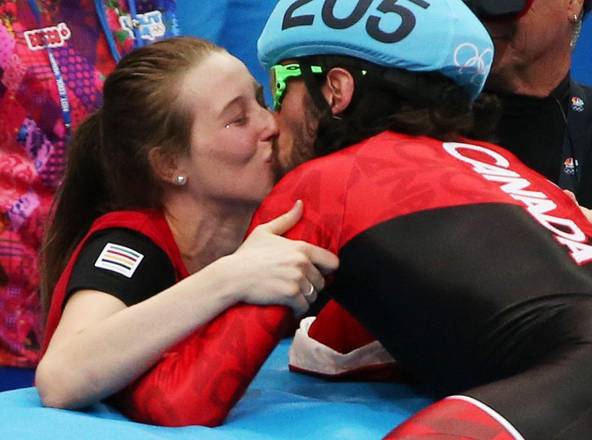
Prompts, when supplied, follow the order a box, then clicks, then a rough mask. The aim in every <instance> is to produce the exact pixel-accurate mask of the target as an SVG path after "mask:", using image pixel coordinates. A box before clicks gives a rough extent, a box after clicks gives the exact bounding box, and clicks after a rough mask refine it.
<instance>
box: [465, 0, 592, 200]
mask: <svg viewBox="0 0 592 440" xmlns="http://www.w3.org/2000/svg"><path fill="white" fill-rule="evenodd" d="M465 2H466V3H467V4H468V5H469V6H470V7H472V9H473V10H474V12H475V13H476V14H477V15H478V16H479V17H480V19H481V20H482V21H483V23H484V24H485V26H486V28H487V29H488V30H489V32H490V34H491V36H492V39H493V42H494V45H495V58H494V62H493V67H492V70H491V74H490V76H489V79H488V81H487V84H486V90H487V91H489V92H492V93H494V94H495V95H497V96H498V97H499V99H500V100H501V104H502V114H501V118H500V121H499V124H498V127H497V130H496V133H495V139H494V141H495V142H496V143H498V144H499V145H501V146H503V147H505V148H507V149H508V150H510V151H512V152H513V153H514V154H516V155H517V156H518V157H519V158H520V160H522V161H523V162H524V163H525V164H526V165H528V166H529V167H531V168H533V169H535V170H537V171H538V172H540V173H541V174H543V175H544V176H545V177H547V178H548V179H549V180H551V181H552V182H555V183H557V184H558V185H559V186H560V187H561V188H564V189H566V190H569V191H570V192H572V193H573V194H575V196H576V198H577V200H578V202H579V203H580V204H581V205H582V206H585V207H588V208H591V207H592V88H591V87H588V86H585V85H582V84H578V83H576V82H575V81H574V80H573V79H572V78H571V76H570V68H571V62H572V50H573V48H574V47H575V44H576V41H577V39H578V36H579V34H580V30H581V27H582V23H583V20H584V17H585V16H586V15H587V13H588V12H589V11H590V9H591V8H592V1H590V0H517V1H514V2H496V1H495V0H465ZM499 3H504V4H505V5H507V4H509V3H514V4H515V7H514V9H512V8H510V10H508V9H506V10H503V9H501V7H500V6H498V4H499ZM496 7H497V8H498V9H497V10H496ZM500 14H501V15H500Z"/></svg>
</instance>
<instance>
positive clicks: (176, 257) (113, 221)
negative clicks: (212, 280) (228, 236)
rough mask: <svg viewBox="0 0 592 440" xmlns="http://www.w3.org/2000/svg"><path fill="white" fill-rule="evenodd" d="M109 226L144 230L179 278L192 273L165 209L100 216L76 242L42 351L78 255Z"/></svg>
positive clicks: (55, 295)
mask: <svg viewBox="0 0 592 440" xmlns="http://www.w3.org/2000/svg"><path fill="white" fill-rule="evenodd" d="M109 228H128V229H132V230H134V231H138V232H140V233H142V234H144V235H145V236H146V237H148V238H150V239H151V240H152V241H153V242H154V243H155V244H156V245H157V246H158V247H160V248H161V249H162V250H163V251H164V252H165V253H166V254H167V256H168V257H169V259H170V260H171V262H172V263H173V266H174V268H175V271H176V274H177V279H178V280H181V279H183V278H185V277H187V276H188V275H189V274H188V272H187V269H186V268H185V265H184V264H183V260H182V259H181V254H180V253H179V249H178V248H177V244H176V243H175V239H174V238H173V235H172V233H171V231H170V229H169V227H168V224H167V223H166V220H165V219H164V217H163V216H162V214H161V213H159V212H157V211H116V212H110V213H108V214H105V215H103V216H101V217H99V218H98V219H97V220H95V222H94V223H93V224H92V225H91V227H90V229H89V230H88V233H87V234H86V236H85V237H84V238H83V239H82V240H81V241H80V243H79V244H78V246H76V248H75V249H74V252H72V256H71V257H70V260H69V261H68V264H67V265H66V267H65V269H64V271H63V272H62V275H61V276H60V278H59V279H58V282H57V284H56V286H55V288H54V290H53V295H52V297H51V304H50V307H49V312H48V315H47V322H46V324H45V338H44V341H43V348H42V353H45V351H46V350H47V345H48V344H49V341H50V340H51V337H52V336H53V333H54V332H55V329H56V327H57V326H58V323H59V322H60V318H61V316H62V309H63V308H64V299H65V296H66V288H67V286H68V282H69V281H70V277H71V276H72V270H73V268H74V264H75V263H76V260H77V259H78V255H79V254H80V252H81V251H82V248H83V247H84V245H85V244H86V242H87V241H88V239H89V238H90V236H91V235H93V234H94V233H95V232H98V231H100V230H103V229H109Z"/></svg>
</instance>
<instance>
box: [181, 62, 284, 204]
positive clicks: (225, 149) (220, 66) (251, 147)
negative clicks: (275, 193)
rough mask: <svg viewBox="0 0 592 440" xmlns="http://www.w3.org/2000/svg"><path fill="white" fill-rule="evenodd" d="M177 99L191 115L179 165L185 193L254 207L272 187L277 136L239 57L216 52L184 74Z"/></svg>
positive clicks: (252, 79) (219, 201)
mask: <svg viewBox="0 0 592 440" xmlns="http://www.w3.org/2000/svg"><path fill="white" fill-rule="evenodd" d="M181 100H182V103H183V105H185V106H188V109H189V110H190V112H191V114H192V115H193V125H192V129H191V138H190V142H191V150H190V155H189V156H188V157H184V158H181V159H180V161H179V162H180V164H181V166H182V167H183V168H185V169H186V173H187V177H188V181H187V187H188V190H189V191H191V192H192V195H194V196H195V198H196V199H197V200H205V201H208V202H209V201H214V202H215V203H222V204H226V203H230V204H232V206H234V205H237V204H239V205H240V204H245V203H246V204H252V205H254V206H256V205H258V204H259V203H260V202H261V200H263V198H264V197H265V196H266V195H267V193H268V192H269V191H270V190H271V188H272V186H273V183H274V175H273V169H272V158H273V154H274V153H273V150H272V141H273V139H274V138H275V137H276V136H277V125H276V122H275V120H274V118H273V116H272V114H271V113H270V112H269V111H268V110H267V109H266V108H265V105H264V103H263V94H262V90H261V87H260V85H259V84H257V83H256V81H255V80H254V78H253V77H252V76H251V74H250V73H249V71H248V70H247V68H246V67H245V65H244V64H243V63H242V62H240V61H239V60H238V59H237V58H235V57H233V56H231V55H229V54H228V53H226V52H215V53H212V54H211V55H209V56H208V58H206V59H205V60H203V61H202V62H201V63H200V64H199V65H198V66H196V67H195V68H193V69H191V70H190V71H189V72H188V73H187V75H186V77H185V78H184V81H183V84H182V88H181ZM237 206H238V205H237Z"/></svg>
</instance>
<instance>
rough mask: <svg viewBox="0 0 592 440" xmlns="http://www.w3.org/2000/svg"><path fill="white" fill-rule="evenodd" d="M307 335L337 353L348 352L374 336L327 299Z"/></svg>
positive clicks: (369, 341)
mask: <svg viewBox="0 0 592 440" xmlns="http://www.w3.org/2000/svg"><path fill="white" fill-rule="evenodd" d="M308 335H309V336H310V337H311V338H313V339H316V340H317V341H319V342H320V343H321V344H324V345H327V346H328V347H331V348H332V349H333V350H335V351H338V352H339V353H349V352H350V351H353V350H355V349H356V348H360V347H363V346H364V345H367V344H369V343H371V342H373V341H375V340H376V338H375V337H374V336H373V335H372V334H371V333H370V332H369V331H368V330H366V328H365V327H363V326H362V324H360V323H359V322H358V321H357V320H356V318H354V317H353V316H352V315H350V314H349V312H348V311H347V310H345V309H343V308H342V307H341V306H340V305H339V304H337V303H336V302H335V301H333V300H331V301H329V302H328V303H327V304H326V305H325V307H323V309H322V310H321V311H320V312H319V314H318V315H317V319H315V320H314V322H313V323H312V325H311V326H310V329H309V331H308Z"/></svg>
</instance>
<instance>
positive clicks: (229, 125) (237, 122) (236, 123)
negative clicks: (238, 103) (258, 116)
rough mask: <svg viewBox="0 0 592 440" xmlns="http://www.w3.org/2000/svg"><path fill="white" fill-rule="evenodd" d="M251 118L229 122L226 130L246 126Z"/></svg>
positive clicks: (242, 117)
mask: <svg viewBox="0 0 592 440" xmlns="http://www.w3.org/2000/svg"><path fill="white" fill-rule="evenodd" d="M248 120H249V118H248V117H246V116H239V117H237V118H234V119H233V120H232V121H230V122H228V123H227V124H226V125H225V126H224V128H229V127H232V126H233V125H234V126H239V127H240V126H241V125H245V124H246V123H247V122H248Z"/></svg>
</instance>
